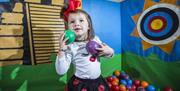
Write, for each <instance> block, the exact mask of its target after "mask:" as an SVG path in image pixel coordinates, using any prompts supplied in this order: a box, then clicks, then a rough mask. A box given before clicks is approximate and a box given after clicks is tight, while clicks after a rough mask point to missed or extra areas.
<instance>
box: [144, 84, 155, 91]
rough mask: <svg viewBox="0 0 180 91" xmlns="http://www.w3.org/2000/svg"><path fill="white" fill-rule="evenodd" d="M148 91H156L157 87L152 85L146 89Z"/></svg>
mask: <svg viewBox="0 0 180 91" xmlns="http://www.w3.org/2000/svg"><path fill="white" fill-rule="evenodd" d="M146 90H147V91H155V87H154V86H152V85H149V86H148V87H147V88H146Z"/></svg>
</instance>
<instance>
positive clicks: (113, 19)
mask: <svg viewBox="0 0 180 91" xmlns="http://www.w3.org/2000/svg"><path fill="white" fill-rule="evenodd" d="M82 5H83V10H85V11H86V12H88V13H89V14H90V16H91V18H92V21H93V26H94V30H95V33H96V35H98V36H99V37H100V39H101V40H102V41H103V42H105V43H106V44H108V45H109V46H111V47H112V48H113V49H114V50H115V53H121V18H120V3H115V2H111V1H108V0H82Z"/></svg>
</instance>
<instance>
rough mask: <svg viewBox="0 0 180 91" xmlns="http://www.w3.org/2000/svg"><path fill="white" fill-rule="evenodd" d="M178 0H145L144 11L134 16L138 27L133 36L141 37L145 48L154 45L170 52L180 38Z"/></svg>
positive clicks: (179, 8)
mask: <svg viewBox="0 0 180 91" xmlns="http://www.w3.org/2000/svg"><path fill="white" fill-rule="evenodd" d="M176 4H177V0H171V1H170V0H160V2H158V3H157V2H153V1H151V0H145V2H144V9H143V11H142V13H139V14H136V15H134V16H132V19H133V21H134V22H135V23H136V28H135V29H134V31H133V32H132V33H131V36H135V37H138V38H141V39H142V41H141V44H142V47H143V50H147V49H149V48H151V47H153V46H157V47H159V48H160V49H161V50H163V51H164V52H165V53H168V54H170V53H171V51H172V49H173V46H174V44H175V42H176V41H177V40H180V36H179V35H180V26H179V25H180V7H179V6H176Z"/></svg>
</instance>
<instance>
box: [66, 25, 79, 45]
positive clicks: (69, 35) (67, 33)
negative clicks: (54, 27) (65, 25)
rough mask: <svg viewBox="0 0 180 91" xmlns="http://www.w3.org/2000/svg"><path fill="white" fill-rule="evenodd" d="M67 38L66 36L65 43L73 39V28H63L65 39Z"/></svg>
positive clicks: (74, 36) (74, 37) (74, 35)
mask: <svg viewBox="0 0 180 91" xmlns="http://www.w3.org/2000/svg"><path fill="white" fill-rule="evenodd" d="M67 38H68V40H67V41H66V43H67V44H70V43H72V42H74V41H75V39H76V34H75V33H74V31H73V30H70V29H68V30H65V39H67Z"/></svg>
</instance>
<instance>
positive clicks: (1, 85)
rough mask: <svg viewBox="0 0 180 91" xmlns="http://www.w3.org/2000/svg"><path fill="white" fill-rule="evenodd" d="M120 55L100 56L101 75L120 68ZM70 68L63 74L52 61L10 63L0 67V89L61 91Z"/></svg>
mask: <svg viewBox="0 0 180 91" xmlns="http://www.w3.org/2000/svg"><path fill="white" fill-rule="evenodd" d="M120 59H121V55H120V54H119V55H115V56H114V57H113V58H112V59H107V58H101V61H102V75H103V76H104V77H106V76H108V75H111V74H112V73H113V71H114V70H120V69H121V60H120ZM72 70H73V69H72V68H71V69H70V70H69V72H68V73H67V74H65V75H63V76H59V75H58V74H57V73H56V71H55V66H54V61H53V62H52V63H49V64H40V65H33V66H32V65H12V66H4V67H0V91H63V89H64V86H65V84H66V82H67V80H68V79H69V78H70V77H71V75H72Z"/></svg>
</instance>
